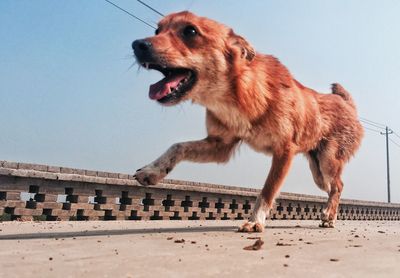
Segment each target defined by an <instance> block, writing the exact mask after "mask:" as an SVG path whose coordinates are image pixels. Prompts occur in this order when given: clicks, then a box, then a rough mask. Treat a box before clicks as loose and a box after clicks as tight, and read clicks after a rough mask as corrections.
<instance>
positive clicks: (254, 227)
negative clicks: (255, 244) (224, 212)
mask: <svg viewBox="0 0 400 278" xmlns="http://www.w3.org/2000/svg"><path fill="white" fill-rule="evenodd" d="M238 232H240V233H262V232H264V226H263V225H262V224H260V223H257V222H251V221H249V222H246V223H244V224H243V225H242V226H241V227H240V228H239V230H238Z"/></svg>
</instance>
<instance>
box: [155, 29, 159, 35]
mask: <svg viewBox="0 0 400 278" xmlns="http://www.w3.org/2000/svg"><path fill="white" fill-rule="evenodd" d="M154 34H155V35H156V36H157V35H158V34H160V28H157V29H156V30H155V31H154Z"/></svg>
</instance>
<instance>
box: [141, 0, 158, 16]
mask: <svg viewBox="0 0 400 278" xmlns="http://www.w3.org/2000/svg"><path fill="white" fill-rule="evenodd" d="M137 1H138V2H139V3H140V4H142V5H143V6H146V7H147V8H149V9H150V10H152V11H153V12H155V13H157V14H159V15H161V16H164V15H163V14H162V13H160V12H159V11H157V10H156V9H154V8H153V7H151V6H150V5H148V4H146V3H145V2H143V1H140V0H137Z"/></svg>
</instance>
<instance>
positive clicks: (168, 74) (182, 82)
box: [142, 63, 196, 104]
mask: <svg viewBox="0 0 400 278" xmlns="http://www.w3.org/2000/svg"><path fill="white" fill-rule="evenodd" d="M142 66H143V67H145V68H147V69H154V70H158V71H160V72H161V73H162V74H163V75H164V76H165V77H164V78H163V79H161V80H160V81H158V82H157V83H154V84H152V85H150V89H149V97H150V98H151V99H154V100H157V101H158V102H160V103H162V104H174V103H177V102H178V101H179V100H180V99H181V98H182V97H183V96H185V95H186V93H187V92H188V91H189V90H190V89H191V88H192V87H193V85H194V83H195V82H196V75H195V73H194V72H193V71H192V70H190V69H185V68H169V67H163V66H160V65H156V64H150V63H143V64H142Z"/></svg>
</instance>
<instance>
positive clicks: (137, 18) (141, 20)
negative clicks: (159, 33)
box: [104, 0, 157, 29]
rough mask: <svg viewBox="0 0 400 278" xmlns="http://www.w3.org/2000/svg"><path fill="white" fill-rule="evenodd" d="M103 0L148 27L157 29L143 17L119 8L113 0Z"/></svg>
mask: <svg viewBox="0 0 400 278" xmlns="http://www.w3.org/2000/svg"><path fill="white" fill-rule="evenodd" d="M104 1H106V2H107V3H109V4H111V5H113V6H114V7H116V8H117V9H120V10H121V11H123V12H125V13H127V14H128V15H130V16H131V17H133V18H135V19H136V20H139V21H140V22H142V23H144V24H146V25H147V26H149V27H151V28H153V29H157V28H156V27H154V26H153V25H151V24H150V23H148V22H146V21H144V20H143V19H141V18H139V17H137V16H136V15H134V14H132V13H130V12H128V11H127V10H125V9H123V8H121V7H120V6H118V5H116V4H114V3H113V2H111V1H109V0H104Z"/></svg>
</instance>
